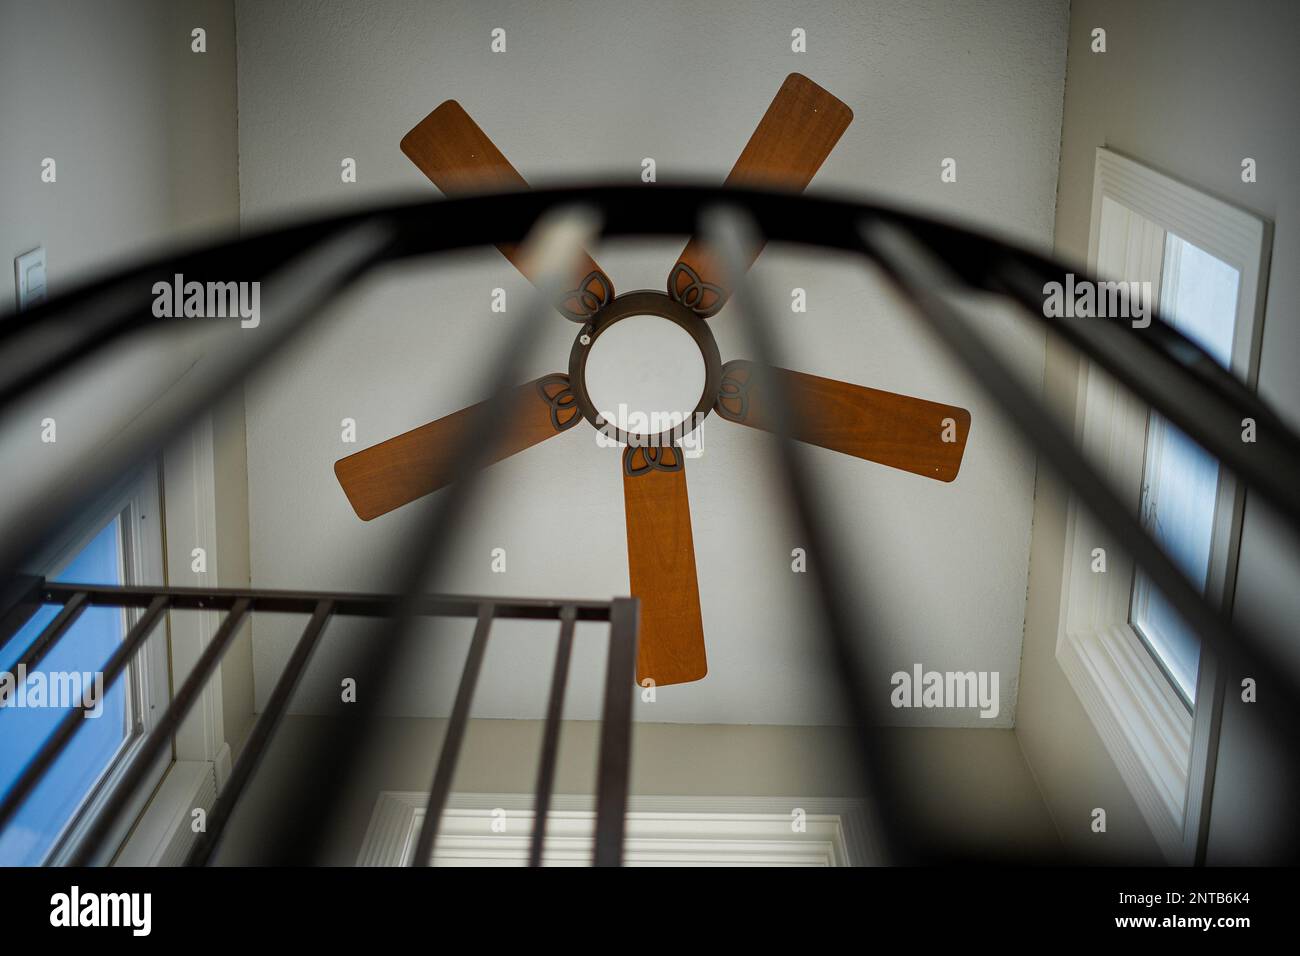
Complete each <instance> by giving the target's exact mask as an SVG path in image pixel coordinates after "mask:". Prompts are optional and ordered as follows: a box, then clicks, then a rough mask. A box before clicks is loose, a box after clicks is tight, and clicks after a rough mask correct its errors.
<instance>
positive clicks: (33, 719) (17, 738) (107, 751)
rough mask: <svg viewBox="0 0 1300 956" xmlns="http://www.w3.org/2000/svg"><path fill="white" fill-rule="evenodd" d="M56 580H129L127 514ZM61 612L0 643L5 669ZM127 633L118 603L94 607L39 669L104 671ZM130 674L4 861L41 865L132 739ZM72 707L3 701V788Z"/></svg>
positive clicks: (14, 825)
mask: <svg viewBox="0 0 1300 956" xmlns="http://www.w3.org/2000/svg"><path fill="white" fill-rule="evenodd" d="M54 580H57V581H69V582H75V583H80V584H123V583H125V581H124V576H123V570H122V543H121V519H120V517H115V518H114V519H113V520H112V521H110V522H109V523H108V524H107V525H106V526H105V527H104V529H103V530H102V531H100V532H99V534H97V535H96V536H95V538H94V539H93V540H92V541H91V542H90V543H89V544H87V545H86V546H85V548H83V549H82V550H81V551H80V552H79V553H78V554H77V555H76V556H75V557H74V558H73V559H72V561H71V562H70V563H69V564H68V565H67V567H65V568H64V569H63V571H62V572H60V573H59V574H57V575H55V577H54ZM57 613H58V608H57V607H54V606H49V605H47V606H45V607H42V608H40V609H39V610H38V611H37V612H36V614H35V615H33V617H32V618H31V620H29V621H28V622H27V623H26V624H25V625H24V626H23V628H22V629H21V630H19V631H18V632H17V633H16V634H15V635H14V636H13V637H12V638H10V639H9V640H8V641H7V642H6V643H5V644H4V645H3V646H0V670H5V671H9V672H10V673H12V672H13V670H14V665H15V664H16V663H17V661H18V660H19V658H21V657H22V655H23V652H24V651H25V650H26V649H27V647H28V646H29V645H30V644H31V642H32V641H33V640H34V639H35V638H36V636H37V635H38V634H40V632H41V630H42V628H44V627H45V625H46V624H48V623H49V622H50V621H51V620H52V619H53V618H54V616H55V614H57ZM122 637H123V625H122V612H121V610H120V609H119V608H107V607H92V608H88V609H87V610H86V611H85V612H84V613H82V615H81V617H80V618H78V619H77V622H76V623H75V624H73V626H72V627H71V628H69V629H68V631H67V633H65V634H64V636H63V639H62V640H60V641H59V642H58V643H57V644H56V645H55V647H54V648H53V649H52V650H51V651H50V652H49V654H47V655H46V657H45V659H44V660H43V661H42V662H41V664H40V666H39V668H38V670H39V671H42V672H44V673H46V674H50V673H52V672H58V671H77V672H85V671H90V672H94V671H98V670H100V669H101V668H102V667H103V665H104V664H105V663H106V662H107V660H108V658H109V656H110V655H111V654H112V653H113V650H114V648H115V647H116V646H117V645H118V644H120V643H121V641H122ZM126 693H127V681H126V675H123V677H122V678H119V680H118V682H117V684H116V685H115V686H114V687H113V688H111V689H109V688H105V694H104V705H103V713H102V714H101V715H100V716H99V717H97V718H94V719H89V720H83V721H82V727H81V728H80V729H79V730H78V731H77V733H76V735H75V736H74V737H73V738H72V740H71V741H70V742H69V744H68V746H67V747H66V748H65V749H64V751H63V753H62V754H61V755H60V757H59V759H58V760H56V761H55V763H54V765H53V766H52V767H50V769H49V771H48V772H47V773H46V775H45V777H44V779H43V780H42V781H41V783H40V784H39V786H37V788H36V790H35V791H34V792H33V793H32V795H31V796H29V797H28V798H27V801H26V802H25V803H24V804H23V807H22V809H21V810H20V811H19V812H18V814H17V815H16V816H15V817H14V819H13V820H12V821H10V823H9V825H8V827H6V828H5V831H4V832H3V833H0V865H4V866H35V865H38V864H40V863H41V862H42V861H43V860H44V858H45V856H46V854H48V853H49V851H50V849H51V847H52V846H53V845H54V843H55V841H56V840H57V839H58V836H59V834H60V833H61V832H62V830H63V828H64V826H65V825H66V824H67V822H68V820H69V819H70V818H71V816H72V815H73V813H75V812H76V809H77V807H78V805H79V804H80V803H81V801H82V800H83V799H84V798H85V796H86V794H87V792H89V790H90V789H91V787H93V786H94V784H95V782H96V781H97V780H98V779H99V776H100V774H102V773H103V771H104V769H105V767H107V766H108V764H109V762H110V761H111V760H112V759H113V757H114V755H116V753H117V752H118V749H119V748H120V747H121V744H122V741H123V740H124V739H125V737H126ZM66 713H67V709H66V708H60V707H40V708H33V707H14V706H6V707H0V792H6V791H8V789H9V788H10V787H11V786H12V785H13V783H14V781H15V780H17V778H18V776H19V774H21V773H22V770H23V768H24V767H25V766H26V765H27V764H28V762H29V761H30V760H31V759H32V757H33V756H35V754H36V752H37V750H38V749H40V746H41V744H42V743H44V741H45V740H46V739H47V738H48V737H49V735H50V734H51V733H52V732H53V730H54V728H55V727H56V726H57V725H58V723H59V721H60V720H61V719H62V718H63V716H64V714H66Z"/></svg>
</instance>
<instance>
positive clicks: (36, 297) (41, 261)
mask: <svg viewBox="0 0 1300 956" xmlns="http://www.w3.org/2000/svg"><path fill="white" fill-rule="evenodd" d="M14 290H15V291H16V293H17V296H18V311H19V312H21V311H23V310H24V309H30V308H31V307H32V306H34V305H40V304H41V303H42V302H44V301H45V247H44V246H37V247H36V248H35V249H33V250H32V251H31V252H24V253H23V254H22V255H21V256H19V257H18V258H17V259H15V260H14Z"/></svg>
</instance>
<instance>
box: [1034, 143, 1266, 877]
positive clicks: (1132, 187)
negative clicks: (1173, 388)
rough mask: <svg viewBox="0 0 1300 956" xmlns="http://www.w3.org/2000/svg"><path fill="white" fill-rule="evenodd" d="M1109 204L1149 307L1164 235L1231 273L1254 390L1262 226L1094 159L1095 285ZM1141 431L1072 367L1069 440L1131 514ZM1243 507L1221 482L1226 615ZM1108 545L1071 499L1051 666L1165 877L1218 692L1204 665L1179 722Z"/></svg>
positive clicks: (1199, 783)
mask: <svg viewBox="0 0 1300 956" xmlns="http://www.w3.org/2000/svg"><path fill="white" fill-rule="evenodd" d="M1107 197H1108V198H1110V199H1112V200H1114V201H1115V202H1118V203H1120V204H1121V205H1122V206H1124V207H1125V208H1127V209H1128V210H1130V211H1132V212H1134V213H1136V214H1138V215H1139V216H1141V217H1142V218H1143V219H1145V220H1148V222H1147V223H1145V224H1142V226H1141V228H1138V229H1136V230H1132V231H1130V232H1129V233H1128V234H1127V237H1128V239H1129V240H1130V241H1129V242H1127V244H1126V248H1125V252H1124V260H1125V261H1124V263H1123V266H1122V270H1121V271H1122V272H1123V273H1124V274H1123V275H1122V278H1125V279H1130V280H1137V281H1148V282H1151V284H1152V288H1153V289H1154V290H1157V294H1158V290H1159V289H1160V272H1161V266H1162V260H1163V256H1164V238H1165V232H1166V231H1168V232H1173V233H1175V234H1177V235H1179V236H1181V237H1182V238H1184V239H1186V240H1188V241H1189V242H1191V243H1193V244H1195V245H1197V246H1199V247H1201V248H1202V249H1204V250H1206V251H1207V252H1209V253H1210V254H1212V255H1214V256H1216V257H1217V258H1219V259H1221V260H1222V261H1224V262H1226V263H1228V264H1229V265H1231V266H1233V267H1234V268H1236V269H1237V270H1238V272H1239V273H1240V276H1241V283H1240V287H1239V295H1238V303H1237V318H1236V328H1235V332H1234V340H1233V350H1232V371H1233V373H1234V374H1235V375H1237V377H1239V378H1240V379H1242V380H1243V381H1244V382H1245V383H1246V384H1247V385H1249V386H1250V387H1254V385H1255V379H1256V374H1257V369H1258V360H1259V346H1260V339H1261V336H1260V335H1259V329H1260V325H1261V323H1262V319H1263V311H1264V282H1265V277H1266V276H1267V274H1268V273H1267V269H1268V256H1269V248H1270V238H1271V230H1270V227H1269V225H1268V223H1266V222H1264V221H1263V220H1261V219H1259V218H1258V217H1256V216H1254V215H1251V214H1250V213H1247V212H1244V211H1242V210H1240V209H1237V208H1235V207H1233V206H1229V205H1228V204H1227V203H1224V202H1221V201H1219V200H1217V199H1214V198H1212V197H1210V196H1207V195H1205V194H1204V193H1202V192H1200V191H1199V190H1196V189H1192V188H1191V187H1189V186H1186V185H1184V184H1182V183H1180V182H1177V181H1176V180H1174V179H1171V178H1170V177H1168V176H1165V175H1163V174H1161V173H1158V172H1156V171H1154V170H1152V169H1149V168H1147V167H1145V166H1142V165H1140V164H1138V163H1136V162H1134V161H1132V160H1129V159H1126V158H1125V157H1122V156H1120V155H1118V154H1116V153H1114V152H1112V151H1110V150H1107V149H1104V148H1103V149H1098V150H1097V162H1096V172H1095V177H1094V182H1093V196H1092V231H1091V236H1090V240H1089V262H1088V264H1089V268H1090V269H1091V270H1092V272H1093V273H1094V274H1096V273H1098V271H1099V269H1098V260H1099V249H1100V246H1101V238H1102V237H1101V209H1102V200H1103V198H1107ZM1111 265H1114V263H1111ZM1110 277H1111V276H1103V278H1110ZM1155 304H1156V306H1157V307H1158V306H1159V302H1156V303H1155ZM1147 418H1148V408H1147V406H1145V405H1144V404H1143V403H1141V402H1140V401H1138V400H1136V399H1134V398H1133V397H1132V396H1131V395H1129V393H1128V392H1127V391H1126V390H1124V389H1123V388H1121V387H1120V386H1119V385H1118V384H1117V383H1116V382H1115V380H1114V379H1112V378H1110V377H1109V376H1108V375H1106V374H1104V373H1103V372H1101V371H1100V370H1098V369H1096V368H1094V367H1093V366H1092V365H1091V364H1090V363H1087V362H1084V363H1082V365H1081V371H1080V375H1079V386H1078V393H1077V396H1076V408H1075V427H1076V439H1077V440H1078V441H1079V442H1080V443H1081V444H1082V446H1083V447H1084V448H1085V450H1086V451H1088V452H1089V454H1090V457H1091V458H1092V459H1093V460H1094V462H1095V463H1096V464H1097V466H1098V468H1099V469H1100V470H1101V472H1102V474H1103V476H1104V477H1106V478H1107V479H1109V481H1110V482H1111V483H1112V486H1113V487H1114V488H1115V490H1116V491H1118V492H1119V493H1120V495H1121V496H1122V497H1123V498H1124V500H1125V501H1126V502H1127V503H1128V504H1129V506H1130V508H1131V509H1132V511H1133V513H1134V514H1136V513H1137V510H1138V503H1139V500H1140V494H1141V486H1142V478H1143V474H1142V471H1143V454H1144V452H1145V445H1146V428H1147ZM1243 501H1244V498H1243V490H1242V489H1241V488H1240V487H1239V485H1238V484H1237V483H1236V482H1235V481H1234V480H1233V477H1232V476H1231V475H1228V474H1221V475H1220V483H1219V496H1218V502H1217V504H1216V509H1215V521H1214V533H1213V538H1212V544H1211V555H1210V570H1209V575H1208V581H1207V585H1206V592H1205V593H1206V597H1207V599H1208V600H1209V601H1210V602H1211V603H1212V604H1217V605H1218V606H1220V607H1222V608H1224V609H1225V611H1226V609H1227V608H1228V607H1229V605H1230V602H1231V597H1232V592H1233V585H1234V575H1235V570H1236V563H1237V543H1238V539H1239V536H1240V529H1241V512H1242V507H1243ZM1113 545H1114V542H1113V541H1111V540H1109V538H1108V536H1107V535H1106V534H1105V532H1104V531H1103V530H1102V529H1101V527H1100V526H1099V525H1098V524H1097V523H1096V521H1095V520H1094V519H1093V517H1092V516H1091V514H1089V513H1088V511H1087V510H1086V509H1085V508H1084V507H1082V505H1081V504H1080V503H1079V502H1078V501H1077V499H1076V498H1075V497H1073V496H1072V497H1071V499H1070V505H1069V513H1068V517H1067V524H1066V544H1065V563H1064V569H1063V575H1062V595H1061V609H1060V620H1059V626H1058V633H1057V644H1056V657H1057V661H1058V662H1059V663H1060V665H1061V668H1062V670H1063V671H1064V672H1065V675H1066V677H1067V678H1068V680H1069V681H1070V684H1071V686H1072V687H1073V688H1074V691H1075V693H1076V694H1077V695H1078V697H1079V700H1080V701H1081V703H1082V704H1083V707H1084V710H1085V711H1086V712H1087V713H1088V716H1089V718H1090V719H1091V720H1092V723H1093V725H1094V726H1095V727H1096V729H1097V731H1098V733H1099V735H1100V736H1101V739H1102V741H1103V743H1104V744H1105V746H1106V749H1107V751H1108V752H1109V753H1110V755H1111V758H1112V759H1113V760H1114V761H1115V764H1116V767H1117V768H1118V770H1119V772H1120V775H1121V777H1122V778H1123V779H1124V781H1125V783H1126V784H1127V786H1128V788H1129V790H1130V791H1131V792H1132V794H1133V797H1134V799H1135V801H1136V802H1137V804H1138V807H1139V808H1140V809H1141V812H1142V815H1143V817H1144V819H1145V820H1146V822H1147V825H1148V826H1149V827H1150V829H1151V832H1152V834H1153V836H1154V837H1155V839H1156V842H1157V844H1158V845H1159V847H1160V849H1161V851H1162V853H1163V854H1164V855H1165V857H1166V859H1168V860H1169V861H1170V862H1172V863H1184V864H1186V863H1191V862H1193V861H1194V860H1195V858H1196V854H1197V852H1198V843H1199V842H1200V841H1201V839H1202V833H1203V830H1204V819H1205V815H1206V813H1207V811H1208V792H1209V790H1208V788H1209V787H1210V785H1211V784H1212V778H1213V771H1214V767H1213V764H1214V741H1215V739H1216V738H1217V733H1218V714H1219V708H1220V706H1221V702H1220V696H1221V695H1220V688H1219V685H1218V681H1217V677H1216V673H1215V668H1214V665H1213V661H1211V660H1209V658H1208V657H1207V656H1206V655H1202V666H1201V668H1200V673H1199V674H1198V676H1197V697H1196V699H1197V706H1196V709H1195V713H1194V714H1189V713H1188V712H1187V709H1186V707H1185V706H1184V705H1183V703H1182V701H1181V699H1180V698H1179V697H1178V694H1177V692H1176V691H1175V690H1174V688H1173V687H1172V685H1171V684H1170V683H1169V681H1168V679H1167V678H1166V677H1165V675H1164V673H1163V672H1162V671H1161V670H1160V668H1159V666H1158V665H1157V664H1156V662H1155V661H1154V660H1153V659H1152V657H1151V655H1150V653H1149V652H1148V651H1147V649H1146V647H1145V645H1144V644H1143V643H1142V641H1141V639H1140V638H1139V637H1138V635H1137V634H1136V633H1135V632H1134V630H1133V628H1132V626H1131V625H1130V624H1129V610H1130V596H1131V590H1132V583H1133V562H1132V560H1131V559H1129V558H1128V556H1127V555H1124V554H1123V553H1122V551H1121V550H1120V549H1119V548H1118V547H1114V546H1113ZM1098 547H1100V548H1104V549H1105V551H1106V554H1107V558H1108V562H1107V570H1106V573H1104V574H1100V573H1094V572H1093V571H1092V562H1093V557H1092V552H1093V549H1094V548H1098Z"/></svg>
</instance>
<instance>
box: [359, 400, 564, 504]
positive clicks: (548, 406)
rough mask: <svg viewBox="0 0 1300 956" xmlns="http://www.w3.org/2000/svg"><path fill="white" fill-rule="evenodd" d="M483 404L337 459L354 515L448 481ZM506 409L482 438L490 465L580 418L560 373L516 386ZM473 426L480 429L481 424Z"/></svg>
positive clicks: (404, 500) (403, 501) (408, 498)
mask: <svg viewBox="0 0 1300 956" xmlns="http://www.w3.org/2000/svg"><path fill="white" fill-rule="evenodd" d="M485 404H486V403H485V402H479V403H478V404H477V405H471V406H469V407H468V408H462V409H461V410H460V411H458V412H452V413H451V414H450V415H447V416H446V417H445V418H439V419H438V420H437V421H434V422H429V424H427V425H421V426H420V427H419V428H413V429H411V431H409V432H404V433H403V434H401V435H398V436H396V437H395V438H390V439H388V441H383V442H380V443H379V444H378V445H372V446H371V447H369V448H367V449H365V450H363V451H359V452H357V453H356V454H355V455H348V457H346V458H340V459H339V460H338V461H336V462H335V463H334V474H335V475H336V476H337V477H338V480H339V484H340V485H341V486H342V487H343V493H344V494H345V495H347V496H348V501H349V502H351V504H352V509H353V510H354V511H355V512H356V513H357V517H359V518H361V519H362V520H363V521H369V520H371V519H372V518H377V517H379V516H380V515H382V514H387V513H388V512H390V511H392V510H393V509H394V508H400V507H401V506H402V505H404V504H407V503H408V502H411V501H414V500H415V499H416V498H422V497H423V496H425V495H427V494H430V493H432V492H434V491H437V490H438V489H439V488H441V487H443V486H444V485H446V484H449V483H450V482H451V481H453V480H454V479H455V478H456V474H457V471H456V460H455V457H454V456H455V455H456V453H457V451H458V450H459V449H460V448H461V447H462V443H463V442H464V441H465V440H466V439H467V438H470V437H471V436H469V435H468V434H467V432H468V429H469V428H470V427H472V426H473V425H474V424H475V419H476V416H477V414H478V412H479V410H480V409H481V408H482V407H483V406H484V405H485ZM511 408H512V411H511V413H510V415H509V419H508V421H507V422H505V423H503V424H502V425H501V427H494V428H492V429H491V433H490V434H489V435H488V436H486V437H487V438H488V440H491V441H492V442H493V443H494V444H493V448H492V457H491V461H492V462H498V461H501V460H502V459H504V458H509V457H510V456H511V455H514V454H516V453H518V452H521V451H523V450H524V449H525V448H531V447H532V446H533V445H536V444H537V443H538V442H541V441H545V440H546V439H548V438H552V437H554V436H555V435H558V434H559V433H560V432H562V431H566V430H568V429H569V428H572V427H573V426H574V425H576V424H577V423H578V421H579V420H580V419H581V418H582V415H581V413H580V412H579V411H578V406H577V402H576V400H575V398H574V395H573V391H572V390H571V389H570V388H569V377H568V376H567V375H560V374H556V375H546V376H543V377H542V378H539V379H535V380H534V381H531V382H528V383H527V384H525V385H520V386H519V387H517V388H515V389H514V390H513V392H512V395H511ZM478 424H479V426H480V427H482V423H481V421H480V422H479V423H478Z"/></svg>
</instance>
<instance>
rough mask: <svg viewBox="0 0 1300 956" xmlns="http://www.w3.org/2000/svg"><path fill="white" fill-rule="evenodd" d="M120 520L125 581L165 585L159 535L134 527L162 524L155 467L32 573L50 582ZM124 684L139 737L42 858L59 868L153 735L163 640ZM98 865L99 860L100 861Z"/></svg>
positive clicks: (121, 486) (142, 795) (117, 834)
mask: <svg viewBox="0 0 1300 956" xmlns="http://www.w3.org/2000/svg"><path fill="white" fill-rule="evenodd" d="M118 515H124V520H123V534H124V535H125V536H126V537H127V540H128V542H130V545H129V547H127V549H126V550H127V552H128V556H129V559H130V563H129V565H127V566H126V568H125V572H126V580H127V581H128V582H129V583H132V584H150V583H152V584H160V583H162V581H163V580H164V562H163V552H162V543H161V537H162V533H161V531H160V532H158V533H157V534H152V533H149V534H140V533H139V532H137V531H136V528H137V527H138V526H140V525H142V524H148V523H149V522H153V523H154V524H153V525H152V526H151V528H154V527H157V526H158V523H159V522H161V520H162V508H161V500H160V496H159V483H158V473H157V466H156V465H153V466H150V467H147V468H145V469H144V470H142V471H141V472H139V473H137V474H134V475H131V476H130V477H128V478H126V479H124V480H123V481H121V482H119V483H118V484H117V485H115V486H114V487H113V488H112V489H111V490H110V491H109V492H107V493H106V494H105V495H104V496H102V497H101V498H100V499H99V500H97V501H96V502H95V503H94V504H93V505H91V506H90V507H88V508H86V509H85V510H84V511H83V519H82V520H79V521H74V522H71V523H70V524H69V528H70V529H74V530H70V531H69V533H68V535H67V536H66V537H64V538H62V539H59V540H57V541H55V542H54V543H52V545H51V546H50V547H49V548H48V549H47V550H46V551H45V552H44V553H43V554H42V555H40V556H38V557H37V559H36V562H35V564H34V565H33V567H36V568H39V569H40V570H39V571H38V572H37V573H41V574H43V575H45V576H46V577H52V576H54V575H56V574H58V572H59V571H61V570H62V569H63V567H64V566H65V565H66V564H67V562H68V561H69V560H71V559H72V557H73V556H74V555H76V554H77V553H78V552H80V551H81V549H82V548H84V547H85V546H86V545H87V544H89V543H90V541H91V539H92V538H93V537H94V536H95V535H96V534H98V533H99V531H100V529H101V528H102V527H103V525H104V524H105V522H107V521H109V520H112V518H114V517H116V516H118ZM140 614H141V612H140V611H139V610H129V611H127V612H126V613H125V625H126V627H128V628H129V627H130V626H131V625H132V624H134V623H135V621H136V620H137V619H138V618H139V616H140ZM123 679H127V680H131V681H133V682H135V683H136V685H137V687H138V703H139V705H140V712H139V713H138V714H136V715H135V716H136V718H137V724H138V732H136V733H135V735H134V737H133V739H131V740H130V741H129V742H128V743H127V745H126V747H125V748H124V749H123V750H122V752H121V753H119V754H118V755H117V757H116V758H115V760H114V761H113V764H112V765H111V766H110V767H109V769H108V770H107V771H106V772H105V774H104V775H103V776H102V777H101V778H100V779H99V780H98V781H97V782H96V783H95V785H94V787H93V788H92V789H91V791H90V793H89V794H88V795H87V797H86V799H85V801H84V802H83V803H82V805H81V806H80V807H78V808H77V810H76V811H75V812H74V814H73V816H72V818H71V820H70V821H69V823H68V825H67V827H66V828H65V829H64V830H63V832H62V833H60V834H59V837H58V839H57V840H56V841H55V843H54V846H53V847H52V848H51V850H50V853H49V854H48V856H47V857H46V863H47V864H50V865H60V864H63V863H66V862H67V861H68V860H69V859H70V858H71V856H72V854H73V853H74V852H75V849H76V847H77V844H78V843H79V842H80V841H81V838H82V837H83V836H84V835H85V833H86V832H87V830H88V829H89V828H90V826H91V824H92V823H93V822H94V820H95V819H96V817H97V816H98V815H99V812H100V811H101V809H102V808H103V806H104V804H105V802H106V801H107V800H108V798H109V795H110V794H111V793H112V792H113V790H114V789H116V787H117V785H118V783H119V782H120V781H121V778H122V776H123V775H124V774H125V773H126V770H127V768H128V767H129V766H130V765H131V764H132V763H133V762H134V760H135V758H136V755H137V753H138V752H139V748H140V746H141V744H143V742H144V740H145V738H146V737H147V736H148V735H149V733H151V732H152V730H153V728H154V727H155V726H156V724H157V721H158V719H159V718H160V717H161V716H162V713H163V708H165V707H166V705H167V701H168V700H170V694H169V692H168V690H169V688H168V679H169V669H168V649H167V644H166V641H165V640H159V639H158V637H157V635H155V637H154V638H153V639H151V640H149V641H147V642H146V644H145V646H144V647H143V648H142V649H141V651H140V653H139V654H138V655H137V656H136V658H135V660H134V661H133V662H132V665H131V672H130V673H128V674H127V675H125V676H124V678H123ZM168 762H169V761H168V760H159V761H158V762H157V764H156V765H155V766H154V767H153V768H151V770H150V773H149V776H148V777H147V779H146V780H145V782H144V783H143V784H142V785H141V787H140V788H139V790H138V791H137V793H136V795H135V797H134V798H133V799H132V801H131V802H130V803H129V804H128V806H127V807H126V809H125V810H124V811H123V813H122V814H121V815H120V816H119V818H118V822H117V825H116V827H115V828H114V830H113V831H112V833H111V834H110V836H109V839H108V840H107V841H106V843H107V845H110V846H117V845H118V844H119V843H121V841H122V840H123V839H125V837H126V835H127V833H128V832H129V831H130V829H131V826H132V823H133V822H134V820H135V818H136V816H137V815H138V814H139V813H140V812H141V811H142V810H143V809H144V807H145V805H146V804H147V803H148V801H149V798H150V795H151V793H152V791H153V789H154V787H155V786H157V784H158V783H159V781H160V780H161V779H162V778H163V775H164V774H165V773H166V770H167V764H168ZM101 862H102V861H101Z"/></svg>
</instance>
